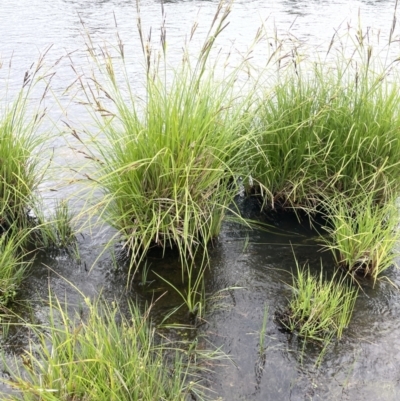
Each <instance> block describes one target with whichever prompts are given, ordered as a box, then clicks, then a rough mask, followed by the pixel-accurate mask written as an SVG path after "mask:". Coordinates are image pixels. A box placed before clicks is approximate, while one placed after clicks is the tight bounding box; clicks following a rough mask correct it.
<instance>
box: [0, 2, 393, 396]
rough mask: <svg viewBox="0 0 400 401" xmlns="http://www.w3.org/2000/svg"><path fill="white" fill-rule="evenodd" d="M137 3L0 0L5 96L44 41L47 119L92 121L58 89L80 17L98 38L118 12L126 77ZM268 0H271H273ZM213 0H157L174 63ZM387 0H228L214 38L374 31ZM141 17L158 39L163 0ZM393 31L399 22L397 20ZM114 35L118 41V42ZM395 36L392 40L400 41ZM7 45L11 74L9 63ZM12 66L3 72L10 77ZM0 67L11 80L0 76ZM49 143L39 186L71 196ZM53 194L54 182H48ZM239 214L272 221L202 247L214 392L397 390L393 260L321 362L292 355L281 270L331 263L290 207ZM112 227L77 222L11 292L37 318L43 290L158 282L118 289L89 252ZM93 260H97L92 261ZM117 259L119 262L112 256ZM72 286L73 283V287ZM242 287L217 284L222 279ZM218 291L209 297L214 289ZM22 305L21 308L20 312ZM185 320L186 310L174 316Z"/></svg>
mask: <svg viewBox="0 0 400 401" xmlns="http://www.w3.org/2000/svg"><path fill="white" fill-rule="evenodd" d="M134 3H135V2H134V1H128V0H125V1H123V0H120V1H118V0H109V1H106V0H103V1H78V0H77V1H67V0H56V1H54V0H53V1H50V0H36V1H32V0H30V1H28V0H19V1H18V2H15V1H11V0H2V1H1V9H0V38H1V47H0V53H1V56H2V60H3V62H4V65H3V69H2V71H1V75H0V79H1V81H0V82H4V83H5V82H7V85H8V91H9V93H10V94H12V93H13V92H15V90H17V89H18V88H19V86H20V84H21V82H22V78H23V76H24V73H25V71H26V70H27V69H28V68H29V66H30V65H31V63H32V62H34V61H35V60H36V59H37V58H38V55H39V53H40V52H43V51H44V49H45V48H47V47H48V46H49V45H53V46H52V48H51V50H50V51H49V53H48V55H47V57H46V65H48V66H49V67H50V66H52V65H53V64H55V63H57V62H58V63H57V65H56V66H55V67H54V70H55V71H56V72H57V74H56V76H55V77H54V78H53V82H52V84H53V86H52V87H53V91H54V94H55V95H56V96H57V97H58V99H59V100H60V105H61V108H60V107H59V105H57V104H56V102H54V100H52V98H51V97H49V98H48V100H47V106H48V110H49V115H50V116H51V118H52V121H51V122H50V121H48V122H47V123H46V125H45V128H46V129H49V130H52V131H53V132H56V133H57V129H58V130H60V131H63V130H64V129H65V128H64V125H63V123H62V121H63V120H65V121H68V123H69V124H70V125H79V126H81V125H82V124H86V126H88V124H90V119H89V117H88V115H87V113H86V112H85V109H84V108H82V107H81V106H80V105H79V104H77V102H75V101H76V100H77V99H74V101H72V102H71V96H73V92H72V93H71V91H70V92H68V93H64V91H65V89H66V88H67V87H68V86H69V85H70V84H71V83H72V82H73V81H74V80H75V79H76V75H75V73H74V72H73V71H72V69H71V67H70V64H71V60H70V58H69V57H67V56H66V55H70V57H71V58H72V59H73V61H74V65H75V66H79V69H81V70H82V71H85V72H86V70H87V69H88V68H89V66H90V64H89V62H88V60H87V57H86V54H85V51H84V49H85V48H84V39H83V37H82V25H81V22H80V19H81V20H82V21H83V22H84V24H85V27H86V29H87V30H88V31H89V32H90V34H91V35H93V36H94V38H95V40H96V41H97V43H100V44H101V43H103V41H113V40H114V39H115V22H114V16H113V13H115V19H116V21H117V23H118V31H119V32H120V35H121V37H122V38H123V40H124V42H125V43H126V44H127V50H129V52H128V51H127V54H128V55H127V57H128V58H129V65H130V68H131V70H130V71H131V72H132V76H133V77H137V78H140V65H141V60H142V59H141V50H140V45H139V42H138V35H137V31H136V8H135V4H134ZM269 3H272V4H269ZM216 4H217V3H216V2H215V1H168V2H165V4H164V7H165V10H166V18H167V19H166V27H167V35H168V36H167V42H168V52H169V54H170V57H171V61H172V62H174V61H175V62H179V60H180V57H181V48H182V46H183V44H184V41H185V38H186V37H187V35H188V33H189V32H190V28H191V26H192V24H193V22H194V21H195V20H196V19H198V20H199V28H198V37H199V39H198V40H197V39H196V40H197V41H196V40H195V41H194V44H193V45H192V46H193V48H194V49H196V48H197V47H199V45H200V43H201V37H204V35H205V32H206V31H207V29H208V26H209V23H210V21H211V19H212V17H213V15H214V13H215V7H216ZM393 7H394V2H393V1H372V0H371V1H334V0H332V1H328V0H327V1H316V0H314V1H306V0H304V1H290V0H286V1H285V0H277V1H275V2H265V1H262V0H254V1H244V0H242V1H237V2H236V3H235V5H234V8H233V11H232V13H231V15H230V17H229V21H230V25H229V26H228V28H227V29H226V31H225V32H224V34H223V35H222V37H221V38H220V41H219V46H221V47H222V48H223V49H224V51H227V49H234V51H235V52H237V53H239V52H244V51H245V49H246V48H247V46H248V45H249V43H250V42H251V40H252V38H253V37H254V35H255V33H256V30H257V28H258V26H259V25H260V24H261V22H263V21H264V23H265V26H266V27H267V30H268V31H270V32H273V31H274V29H275V27H276V29H277V31H278V34H279V35H282V36H287V33H288V32H289V31H290V32H291V34H292V35H293V36H295V37H296V38H297V39H299V40H302V41H305V42H306V43H307V44H308V45H309V46H315V47H316V48H317V49H319V50H321V49H322V50H321V51H326V49H327V48H328V45H329V42H330V39H331V37H332V35H333V33H334V30H335V29H345V28H346V27H347V24H350V25H352V26H357V24H358V18H359V15H360V18H361V21H362V26H363V27H364V28H365V29H366V28H367V27H373V28H374V29H376V30H382V33H381V41H382V43H384V42H385V40H387V38H388V35H389V31H390V26H391V24H392V16H393ZM141 10H142V16H143V23H144V26H145V29H146V30H147V29H148V28H149V26H150V25H151V26H153V32H154V34H153V35H154V36H153V37H154V38H156V39H154V42H155V43H157V41H158V38H157V35H158V32H159V26H160V23H161V6H160V2H159V1H153V0H146V1H142V2H141ZM396 32H397V31H396ZM114 43H115V42H114ZM396 46H398V43H395V44H394V49H393V52H396V51H397V50H398V49H396ZM263 54H264V56H265V53H263V51H259V52H256V53H255V61H254V62H255V63H259V64H260V65H262V63H263V57H264V56H263ZM11 55H12V67H11V70H10V71H11V72H10V74H8V73H7V72H6V70H7V64H8V61H9V60H10V57H11ZM8 75H9V77H8V78H7V76H8ZM6 78H7V80H6ZM52 146H54V147H55V148H56V150H57V152H56V156H55V160H56V161H57V162H58V163H59V164H60V166H61V168H60V169H59V170H57V172H55V173H54V177H52V179H50V180H49V181H48V182H47V183H46V184H45V185H44V186H43V188H42V189H43V191H44V196H45V197H48V198H49V205H51V199H50V193H49V191H48V190H49V188H53V189H54V188H56V189H57V190H58V192H57V193H56V195H57V197H60V198H62V197H66V196H69V195H70V194H71V191H72V190H71V187H59V186H58V183H57V180H59V179H60V178H62V179H63V180H64V181H65V182H66V181H68V180H69V179H70V178H71V177H70V172H68V171H67V170H65V168H64V167H65V165H67V164H73V163H76V162H79V160H76V153H74V152H72V151H71V150H70V149H69V148H68V147H67V146H66V145H65V143H64V141H63V140H62V139H61V137H59V136H57V135H56V137H55V139H54V142H53V144H52ZM51 196H54V193H53V192H52V193H51ZM238 202H239V203H240V206H241V208H242V210H243V212H244V213H247V214H248V215H250V216H253V217H254V216H255V217H257V218H258V219H260V220H264V221H265V222H267V223H270V224H272V225H273V226H274V227H275V228H274V230H273V231H272V232H265V231H262V230H254V231H249V230H246V229H244V228H243V227H239V226H237V225H235V224H234V223H228V222H226V223H225V224H224V225H223V229H222V232H221V235H220V236H219V239H218V241H217V242H216V243H215V244H214V248H213V249H212V251H211V262H212V265H211V269H210V271H208V272H207V292H208V293H209V302H208V303H207V306H208V307H209V309H208V311H207V314H206V320H207V323H206V324H204V325H202V326H201V328H199V331H198V335H201V334H207V336H208V338H209V339H210V341H211V342H212V343H213V344H215V346H222V347H223V350H224V351H225V352H226V353H228V354H229V355H230V356H231V357H232V360H233V362H232V363H231V364H227V365H226V366H223V367H218V368H216V369H215V374H213V375H212V376H210V377H208V378H207V379H208V380H209V383H210V387H211V388H212V389H213V390H214V391H215V398H218V397H222V399H224V400H254V401H256V400H292V401H295V400H319V399H320V400H332V401H333V400H367V401H369V400H398V399H400V384H399V382H400V319H399V318H400V306H399V305H400V302H399V301H400V299H399V298H400V294H399V291H398V290H397V289H396V287H395V285H400V274H399V273H398V272H397V271H395V270H393V271H390V272H389V274H388V276H389V279H390V280H391V283H389V282H385V281H381V282H378V283H377V285H376V286H375V288H372V287H371V286H370V285H368V283H365V284H364V285H363V290H364V292H363V293H362V294H360V296H359V299H358V300H357V304H356V309H355V312H354V315H353V319H352V322H351V324H350V327H349V328H348V330H347V331H346V332H345V335H344V337H343V339H342V341H341V342H339V343H337V344H332V346H331V348H329V349H328V352H327V354H326V357H325V359H324V361H323V363H322V365H321V366H320V367H319V368H316V367H315V366H314V363H315V360H316V357H317V356H318V349H312V348H310V349H308V352H307V354H306V355H307V356H306V357H305V359H304V360H303V362H302V363H300V361H299V352H298V351H299V349H300V347H301V345H300V344H297V343H296V339H295V338H291V337H290V336H288V335H287V334H285V333H282V332H281V331H279V328H278V327H277V325H276V323H275V322H274V320H273V316H274V311H275V310H276V309H279V308H281V307H282V306H284V305H285V302H286V299H287V297H288V296H289V295H290V289H289V287H288V284H290V283H291V277H290V272H291V270H292V269H294V268H295V262H294V254H295V255H296V257H297V259H298V260H299V262H300V263H305V262H307V261H308V262H309V263H310V265H311V266H312V267H313V268H314V269H318V268H319V266H320V263H321V262H320V260H321V259H323V263H324V266H325V267H326V268H327V269H328V270H329V268H330V267H331V266H330V265H332V261H331V260H330V258H329V255H328V254H325V253H321V252H319V247H318V245H317V244H316V242H315V236H314V234H313V233H312V231H311V230H310V229H309V228H308V227H307V224H306V223H303V224H298V223H297V222H296V220H295V219H294V218H293V216H288V215H283V216H277V217H276V218H275V219H274V220H273V221H271V220H270V219H268V218H267V217H266V216H263V215H260V214H259V213H258V207H257V205H256V204H254V203H253V202H250V201H245V200H243V199H241V198H239V199H238ZM109 237H110V232H109V231H107V230H106V231H104V232H98V233H97V234H96V235H90V234H89V233H87V234H86V235H85V236H84V237H80V238H79V242H80V257H81V260H80V261H79V262H78V261H76V260H74V259H73V258H71V257H69V256H68V255H67V254H64V253H58V254H54V255H43V256H42V258H41V259H39V260H38V263H37V264H36V265H35V268H34V270H33V273H32V276H31V277H30V278H29V279H28V280H27V281H26V283H25V285H24V289H23V291H22V294H21V298H22V299H29V304H30V305H31V306H32V311H31V312H30V313H32V314H33V316H34V318H35V319H37V320H38V321H41V322H45V321H46V312H47V309H46V306H45V305H44V304H43V303H41V302H40V300H42V299H44V298H46V296H47V295H48V291H49V288H51V290H52V291H53V292H54V293H55V294H57V295H58V296H60V297H64V295H66V296H67V298H68V302H69V303H70V305H76V306H78V305H79V304H80V303H81V296H80V294H79V293H78V292H77V289H79V290H80V291H82V293H84V294H85V295H86V296H95V295H97V294H99V293H100V292H102V293H103V294H104V295H105V296H106V297H108V298H110V299H112V298H113V297H117V298H119V299H121V300H125V299H128V298H130V299H136V298H137V297H138V298H139V299H140V300H141V301H151V300H152V299H154V298H157V297H158V296H159V295H161V294H163V293H164V292H165V291H166V290H168V286H166V285H165V284H164V283H163V282H161V281H160V280H159V279H157V277H156V276H154V275H152V274H151V273H150V274H149V276H148V277H147V281H148V283H145V284H144V285H143V283H140V280H139V281H138V282H137V283H135V285H133V286H132V288H130V289H127V288H126V287H125V272H124V270H123V269H120V270H115V268H114V262H113V258H112V257H111V256H110V255H107V254H106V255H103V256H101V257H100V258H99V260H97V259H96V258H97V257H98V255H99V253H101V251H102V249H103V248H104V245H105V243H106V242H107V240H108V238H109ZM96 260H97V262H96V264H95V265H94V267H93V268H91V266H92V265H93V263H94V262H95V261H96ZM149 261H150V263H151V268H152V269H154V270H158V271H161V270H162V271H163V272H164V274H165V275H166V277H167V278H168V279H170V280H177V278H179V277H180V271H179V266H178V265H177V264H176V258H175V257H174V256H170V257H166V258H165V259H161V257H160V255H157V254H152V255H150V258H149ZM119 264H120V265H122V264H123V262H122V261H121V263H119ZM71 284H73V286H75V287H76V288H75V289H73V288H72V286H71ZM230 287H241V288H240V289H234V290H229V291H226V292H224V293H223V294H224V296H223V297H219V298H217V299H216V298H215V294H217V292H218V291H219V290H222V289H227V288H230ZM213 294H214V298H213ZM177 303H179V299H178V298H177V297H176V296H175V295H173V294H171V293H169V294H168V295H167V296H164V297H163V298H161V300H160V301H158V302H157V308H155V310H154V313H155V315H154V319H155V321H156V322H157V321H158V322H160V321H161V320H162V317H163V316H164V314H165V312H166V311H168V310H169V309H170V308H171V307H173V306H174V305H176V304H177ZM265 306H267V307H268V309H269V314H268V316H269V318H268V324H267V333H266V345H267V349H266V352H265V356H261V357H260V355H259V354H258V338H259V336H258V333H259V331H260V329H261V324H262V319H263V313H264V308H265ZM23 310H25V308H22V307H21V311H23ZM179 319H181V320H182V322H185V319H186V321H187V317H186V316H185V314H183V315H182V316H180V317H179ZM25 342H26V338H25V337H24V335H23V333H21V332H18V333H15V334H14V335H13V336H11V337H10V341H9V342H8V343H7V344H6V345H5V346H6V348H7V349H8V350H9V351H11V350H12V349H18V348H20V347H21V346H23V345H24V343H25Z"/></svg>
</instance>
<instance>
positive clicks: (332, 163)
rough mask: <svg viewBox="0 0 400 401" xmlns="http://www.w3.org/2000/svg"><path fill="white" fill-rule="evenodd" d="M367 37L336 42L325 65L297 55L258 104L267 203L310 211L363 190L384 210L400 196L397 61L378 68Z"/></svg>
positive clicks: (258, 150)
mask: <svg viewBox="0 0 400 401" xmlns="http://www.w3.org/2000/svg"><path fill="white" fill-rule="evenodd" d="M360 29H361V28H360ZM358 33H359V32H358ZM348 35H349V36H350V35H352V32H349V34H348ZM361 36H362V35H361ZM363 38H364V39H365V37H364V36H362V37H361V38H360V39H359V41H357V43H356V44H355V45H354V44H347V45H346V44H345V45H344V44H343V43H342V38H340V39H337V40H334V39H332V42H331V44H330V46H329V49H328V51H327V55H326V58H325V59H324V60H314V59H313V60H312V61H309V58H307V57H305V56H304V55H302V53H301V48H300V49H298V48H296V49H295V50H294V51H293V53H292V57H291V60H292V63H291V64H290V65H289V66H287V64H286V66H285V68H282V69H281V71H280V73H279V74H277V78H276V83H275V84H274V86H273V87H272V88H267V89H266V90H265V94H264V95H263V96H261V97H260V99H259V107H258V108H257V110H256V112H255V117H254V124H255V126H256V128H257V130H258V140H257V142H256V146H254V156H253V158H252V160H254V171H253V173H252V175H253V179H254V183H255V186H256V187H257V186H258V190H259V192H261V194H262V195H263V196H264V199H265V202H266V203H267V204H269V205H272V206H274V205H276V204H277V203H278V204H279V203H280V204H281V205H283V206H287V207H297V206H306V207H307V206H311V207H313V206H315V205H316V204H317V203H318V202H319V199H320V194H321V193H323V194H324V195H326V196H330V195H332V194H334V193H336V192H341V193H346V194H348V195H350V196H351V193H352V191H355V190H358V189H359V187H361V188H363V189H364V190H365V191H366V192H369V191H371V192H373V193H374V194H375V196H376V199H375V201H376V202H379V203H385V202H386V200H388V199H389V198H390V196H391V195H392V194H393V193H399V192H400V180H399V179H398V177H399V174H400V163H399V161H398V155H399V153H400V133H399V130H398V126H399V124H400V108H399V107H400V106H399V105H400V91H399V89H398V86H397V83H396V82H397V81H396V77H397V75H396V71H395V69H394V66H395V65H396V63H397V62H398V60H397V59H396V60H394V61H393V62H392V63H388V65H380V64H379V60H380V59H379V55H375V56H374V53H373V47H372V45H370V44H368V43H365V42H363ZM335 46H337V49H335ZM346 46H348V47H349V48H346ZM350 50H352V53H351V56H350V57H347V56H346V55H345V54H346V52H349V51H350ZM328 53H329V55H328ZM328 56H329V57H328Z"/></svg>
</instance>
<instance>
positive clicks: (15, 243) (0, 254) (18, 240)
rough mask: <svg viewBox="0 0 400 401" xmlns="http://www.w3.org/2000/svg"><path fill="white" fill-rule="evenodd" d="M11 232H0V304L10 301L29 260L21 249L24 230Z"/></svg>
mask: <svg viewBox="0 0 400 401" xmlns="http://www.w3.org/2000/svg"><path fill="white" fill-rule="evenodd" d="M11 231H13V232H14V233H13V234H5V233H3V234H0V306H5V305H7V304H8V303H9V302H10V301H12V300H13V299H14V298H15V296H16V294H17V292H18V290H19V287H20V285H21V282H22V281H23V279H24V278H25V275H26V270H27V269H28V268H29V266H30V265H31V261H29V260H27V258H26V257H24V254H23V252H22V251H21V250H22V247H23V244H24V242H26V238H25V237H26V236H27V233H26V232H21V231H19V232H18V231H17V230H14V229H13V227H11Z"/></svg>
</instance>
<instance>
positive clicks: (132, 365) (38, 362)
mask: <svg viewBox="0 0 400 401" xmlns="http://www.w3.org/2000/svg"><path fill="white" fill-rule="evenodd" d="M86 306H87V307H88V315H87V317H86V318H84V319H82V318H81V317H78V316H75V317H73V316H71V315H69V314H68V312H67V311H66V309H64V308H63V307H62V306H61V304H60V303H59V302H58V301H52V302H51V304H50V324H49V326H48V327H37V326H34V325H28V327H29V328H30V329H31V330H32V332H33V333H32V334H33V337H34V338H35V340H32V342H31V344H30V346H29V349H27V350H26V352H25V353H24V354H23V356H22V358H23V362H24V363H23V365H21V364H20V363H19V361H18V360H16V361H15V363H16V366H19V368H15V367H13V368H12V369H10V371H9V374H10V376H11V379H10V380H9V381H8V384H9V385H11V386H12V387H14V388H15V389H16V390H18V391H17V392H16V394H15V395H13V396H8V398H7V396H6V395H4V396H5V397H6V398H3V399H8V400H26V401H28V400H48V401H51V400H54V401H55V400H57V401H59V400H65V401H67V400H87V401H91V400H93V401H101V400H104V401H112V400H115V401H124V400H143V401H144V400H148V401H154V400H165V401H173V400H179V401H182V400H185V399H189V398H190V399H191V398H196V399H204V398H203V388H202V385H201V382H200V380H199V377H198V373H199V372H200V370H201V369H202V368H201V363H200V361H201V359H202V358H203V359H204V358H205V359H206V360H211V359H213V358H216V357H217V353H213V352H211V351H210V352H206V351H202V352H201V353H199V354H198V355H197V352H196V346H195V345H194V344H186V345H184V344H180V347H177V345H176V344H175V345H173V344H168V343H166V342H165V341H164V342H163V341H160V340H159V339H158V340H157V339H156V334H155V330H154V329H153V328H152V327H151V322H150V321H149V320H148V314H147V313H146V314H145V315H142V314H141V313H140V312H139V309H138V308H137V307H136V306H133V305H131V306H130V310H129V313H128V314H127V315H126V316H125V315H123V314H122V312H121V311H120V310H119V309H118V307H117V306H115V305H114V306H105V305H104V304H102V303H100V302H94V303H91V302H90V301H88V300H86ZM194 360H196V362H197V364H198V366H197V367H195V366H194V364H193V361H194Z"/></svg>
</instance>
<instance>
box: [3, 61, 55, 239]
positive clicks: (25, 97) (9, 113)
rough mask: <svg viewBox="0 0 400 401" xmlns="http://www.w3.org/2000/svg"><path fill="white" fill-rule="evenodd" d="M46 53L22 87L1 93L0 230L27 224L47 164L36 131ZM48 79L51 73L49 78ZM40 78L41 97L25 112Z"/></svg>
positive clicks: (41, 137)
mask: <svg viewBox="0 0 400 401" xmlns="http://www.w3.org/2000/svg"><path fill="white" fill-rule="evenodd" d="M45 54H46V53H45ZM45 54H44V55H42V56H41V57H40V58H39V60H38V62H37V63H35V64H33V65H32V67H31V68H30V69H29V70H28V71H26V73H25V76H24V79H23V83H22V88H21V89H20V90H19V92H18V93H17V95H16V96H15V98H13V99H9V98H8V97H7V94H3V95H4V96H5V98H4V99H3V102H2V104H1V106H0V107H1V108H2V110H1V117H0V210H1V215H0V222H1V228H0V230H3V231H4V230H7V229H8V228H9V227H11V226H15V225H17V226H18V227H24V226H29V225H30V224H29V222H31V221H32V216H30V215H29V212H30V211H31V210H32V209H34V208H35V207H36V205H37V197H36V196H35V190H36V189H37V186H38V184H39V183H40V180H41V179H42V177H43V170H44V169H45V168H46V166H45V165H43V163H42V164H41V161H42V160H41V158H40V155H39V149H40V147H41V146H43V143H44V138H43V136H42V135H39V134H38V133H37V129H38V127H39V124H40V122H41V120H42V118H43V117H44V111H43V110H42V109H41V102H42V101H43V99H44V97H45V95H46V93H47V90H48V84H49V82H47V84H46V82H44V79H43V77H42V76H40V75H39V72H40V71H41V70H42V69H43V63H44V61H43V60H44V57H45ZM0 68H1V67H0ZM50 79H51V76H50V77H48V81H50ZM40 81H42V82H44V83H45V84H46V86H45V89H44V90H43V93H42V97H41V100H40V102H39V105H38V106H37V109H35V110H32V109H30V110H29V113H28V103H29V99H30V95H31V93H32V91H33V89H34V88H35V86H36V85H37V84H38V82H40ZM28 114H29V115H30V116H31V117H28Z"/></svg>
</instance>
